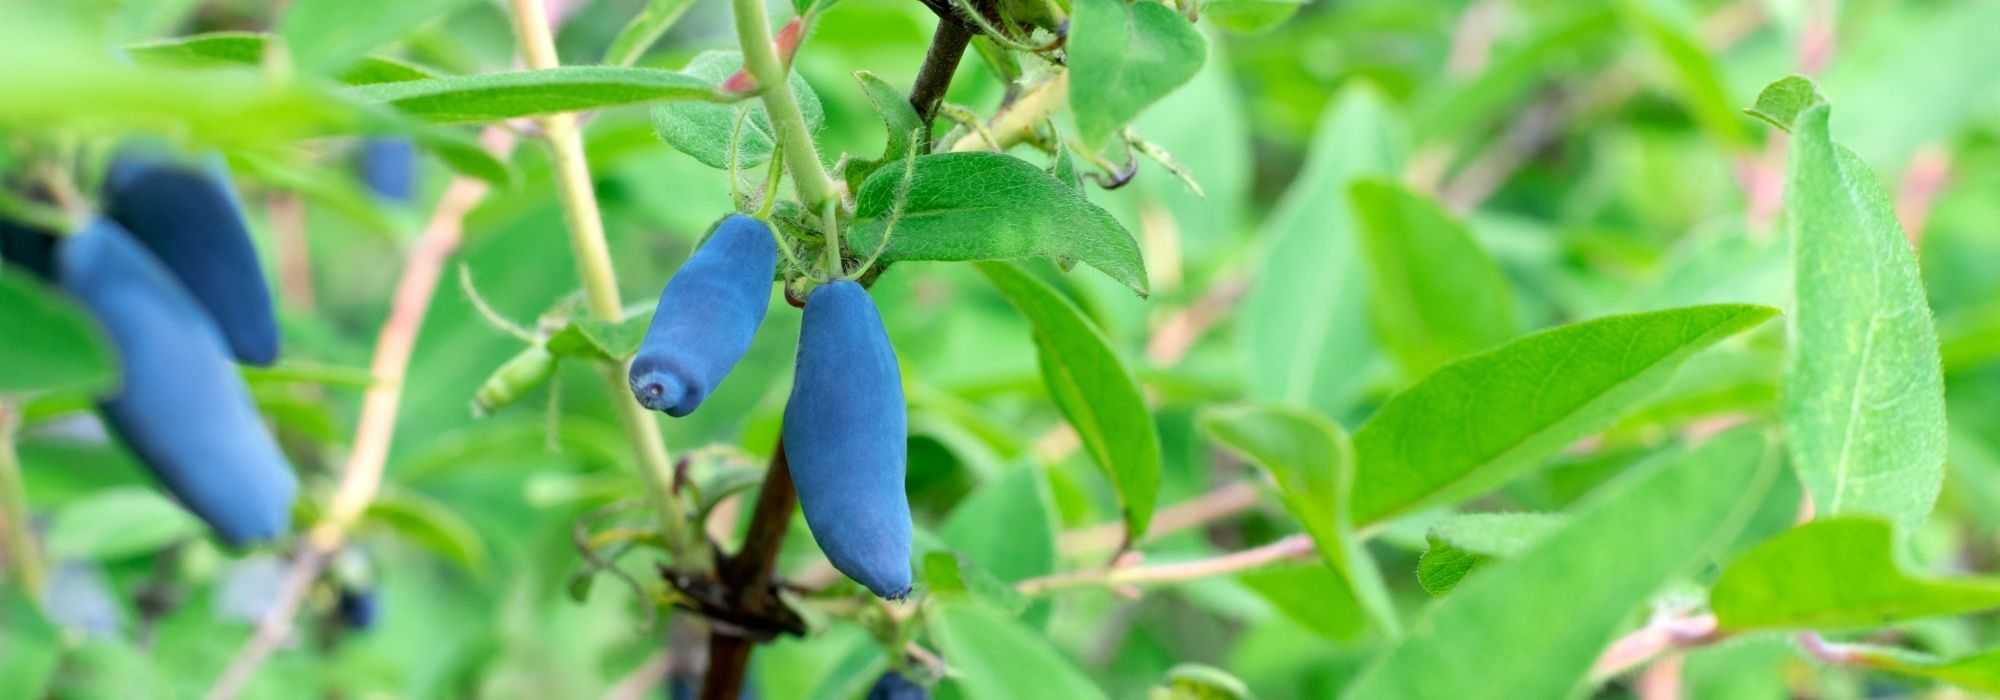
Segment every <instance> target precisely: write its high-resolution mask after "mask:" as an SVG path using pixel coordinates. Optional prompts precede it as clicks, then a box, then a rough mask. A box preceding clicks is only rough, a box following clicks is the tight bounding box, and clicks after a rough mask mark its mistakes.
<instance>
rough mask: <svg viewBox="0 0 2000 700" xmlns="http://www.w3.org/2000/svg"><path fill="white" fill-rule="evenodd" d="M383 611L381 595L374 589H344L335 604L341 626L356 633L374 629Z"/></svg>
mask: <svg viewBox="0 0 2000 700" xmlns="http://www.w3.org/2000/svg"><path fill="white" fill-rule="evenodd" d="M381 611H382V597H381V593H379V592H378V591H376V590H375V589H373V588H365V589H359V590H357V589H353V588H347V587H342V588H341V589H340V597H339V599H338V600H337V601H336V602H335V603H334V612H335V614H337V615H339V616H340V624H342V625H346V626H347V627H348V628H349V629H353V630H356V631H365V630H368V629H370V628H372V627H374V626H375V619H376V617H377V616H379V615H380V614H381Z"/></svg>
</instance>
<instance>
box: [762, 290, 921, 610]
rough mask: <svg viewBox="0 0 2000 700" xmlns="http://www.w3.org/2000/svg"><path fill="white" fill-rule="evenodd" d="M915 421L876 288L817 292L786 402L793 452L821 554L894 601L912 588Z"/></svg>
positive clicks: (788, 445) (790, 457)
mask: <svg viewBox="0 0 2000 700" xmlns="http://www.w3.org/2000/svg"><path fill="white" fill-rule="evenodd" d="M908 423H909V417H908V415H906V412H905V408H904V405H903V378H902V372H901V371H900V370H899V369H898V368H897V367H896V351H895V349H893V348H891V347H889V335H888V334H887V333H885V332H883V330H882V316H881V314H879V313H877V312H876V311H875V302H874V301H873V300H871V299H869V298H868V292H866V291H864V290H862V289H861V285H859V284H855V283H854V282H852V281H849V280H835V281H833V282H830V283H828V284H825V285H823V286H821V287H819V288H818V289H814V290H813V291H812V294H811V295H810V296H808V297H806V311H805V320H804V321H803V324H802V325H801V326H800V328H799V357H798V374H797V377H796V378H795V379H794V380H793V382H792V397H791V400H790V401H789V402H788V403H786V404H785V427H784V441H785V457H786V461H787V462H788V463H789V464H790V465H791V471H792V481H793V483H795V484H797V485H798V492H799V506H800V507H801V508H803V509H804V510H805V513H806V525H807V526H808V527H810V528H811V529H812V533H813V538H814V539H816V540H818V541H819V548H820V550H821V551H824V552H826V558H827V559H828V560H831V561H832V562H833V567H834V568H836V569H839V570H840V572H841V573H843V574H847V576H848V578H852V579H854V580H856V581H859V582H861V585H864V586H867V587H868V590H870V591H874V592H875V595H878V596H881V597H884V598H890V599H897V598H902V597H903V596H905V595H908V594H909V592H910V502H909V498H908V497H907V496H906V495H905V494H904V492H903V469H904V465H905V462H906V458H907V456H908V455H907V452H908V444H907V439H908V434H909V430H908Z"/></svg>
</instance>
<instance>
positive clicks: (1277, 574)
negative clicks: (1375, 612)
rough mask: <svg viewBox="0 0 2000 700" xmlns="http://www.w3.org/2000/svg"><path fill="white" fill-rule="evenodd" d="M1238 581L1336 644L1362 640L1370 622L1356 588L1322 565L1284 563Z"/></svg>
mask: <svg viewBox="0 0 2000 700" xmlns="http://www.w3.org/2000/svg"><path fill="white" fill-rule="evenodd" d="M1236 579H1237V580H1238V581H1241V582H1242V583H1243V585H1244V586H1245V587H1247V588H1249V589H1250V590H1251V591H1254V592H1256V593H1257V596H1258V597H1260V598H1263V599H1264V602H1267V603H1270V604H1271V607H1274V608H1277V609H1278V612H1279V613H1280V614H1282V615H1284V616H1285V617H1286V618H1289V619H1290V620H1291V621H1293V622H1296V623H1298V624H1299V625H1300V626H1301V627H1304V628H1306V629H1308V630H1312V631H1313V633H1315V634H1318V635H1319V636H1321V637H1325V638H1327V639H1329V640H1332V641H1336V642H1346V641H1353V640H1356V639H1360V638H1361V636H1362V635H1363V634H1366V633H1367V632H1368V629H1369V625H1370V622H1369V619H1368V617H1367V614H1366V613H1365V612H1363V611H1362V609H1361V603H1360V601H1357V600H1355V599H1354V587H1353V586H1350V585H1348V583H1347V580H1346V579H1344V578H1342V577H1341V576H1340V574H1338V573H1335V572H1334V570H1333V569H1330V568H1328V567H1326V566H1325V565H1323V564H1317V563H1312V564H1285V565H1279V566H1266V567H1261V568H1256V569H1251V570H1249V571H1245V572H1243V573H1241V574H1237V575H1236Z"/></svg>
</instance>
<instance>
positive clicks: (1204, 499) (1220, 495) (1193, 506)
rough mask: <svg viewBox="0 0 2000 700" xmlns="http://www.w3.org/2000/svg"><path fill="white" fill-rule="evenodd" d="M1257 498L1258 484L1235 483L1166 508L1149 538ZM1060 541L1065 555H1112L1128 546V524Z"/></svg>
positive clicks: (1196, 524) (1244, 507)
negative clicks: (1126, 532) (1114, 551)
mask: <svg viewBox="0 0 2000 700" xmlns="http://www.w3.org/2000/svg"><path fill="white" fill-rule="evenodd" d="M1258 495H1259V494H1258V491H1257V485H1256V484H1255V483H1253V482H1250V481H1236V482H1231V483H1229V484H1227V485H1224V486H1223V487H1221V488H1218V489H1216V490H1214V491H1210V492H1208V493H1205V494H1202V495H1201V496H1199V497H1196V498H1195V499H1193V500H1189V501H1183V502H1181V503H1177V504H1174V505H1172V506H1169V507H1167V508H1163V509H1161V510H1160V511H1159V512H1158V513H1155V514H1154V515H1153V520H1152V523H1151V524H1150V525H1148V526H1147V528H1146V538H1147V539H1148V540H1151V539H1158V538H1161V537H1165V536H1167V535H1171V534H1173V533H1176V532H1180V531H1182V530H1186V529H1188V528H1191V527H1199V526H1202V525H1206V524H1208V523H1211V522H1215V521H1217V520H1221V519H1223V518H1227V517H1229V516H1232V515H1235V514H1237V513H1241V512H1243V511H1246V510H1249V509H1251V508H1253V507H1256V505H1257V500H1258ZM1058 542H1059V545H1058V549H1060V550H1061V551H1062V553H1063V554H1066V555H1072V556H1075V555H1086V554H1095V553H1098V552H1109V551H1111V550H1114V549H1117V548H1118V547H1119V545H1121V544H1124V543H1125V523H1123V522H1113V523H1105V524H1103V525H1097V526H1093V527H1089V528H1085V529H1081V530H1071V531H1069V532H1065V533H1063V534H1062V537H1061V539H1060V540H1058ZM1134 544H1135V546H1136V544H1138V543H1134Z"/></svg>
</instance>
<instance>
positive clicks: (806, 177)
mask: <svg viewBox="0 0 2000 700" xmlns="http://www.w3.org/2000/svg"><path fill="white" fill-rule="evenodd" d="M730 6H731V7H732V8H733V9H734V10H735V12H736V39H737V43H740V44H742V45H743V68H744V70H747V71H749V72H750V77H752V78H755V79H756V80H757V96H758V97H760V98H762V99H763V100H764V113H765V114H766V115H767V116H769V117H770V119H771V129H772V130H773V131H776V132H777V134H778V143H779V145H780V146H782V147H783V148H784V149H785V166H786V167H788V168H791V170H792V183H793V186H794V187H797V188H798V190H799V198H800V199H802V200H804V201H805V205H806V208H807V209H809V210H811V211H815V212H817V211H824V210H825V208H826V204H827V203H828V202H832V201H835V199H836V196H835V185H834V183H833V177H832V176H829V175H827V174H826V168H825V167H824V166H821V165H820V162H819V151H817V150H815V148H814V146H813V141H812V131H811V130H809V129H807V128H806V117H805V114H804V113H802V112H800V111H799V101H798V98H796V97H794V96H793V95H792V89H791V86H790V84H788V83H786V82H785V64H784V63H783V62H781V61H779V60H778V50H777V48H776V47H774V46H772V45H771V22H770V20H769V19H767V18H765V17H764V3H763V2H762V0H730ZM801 41H803V39H801ZM828 225H829V227H831V222H829V223H828ZM829 233H831V232H830V231H829ZM828 240H838V239H837V238H829V239H828ZM837 247H838V246H836V248H837ZM831 273H832V274H839V270H838V269H835V270H832V271H831Z"/></svg>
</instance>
